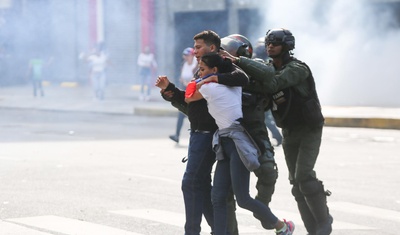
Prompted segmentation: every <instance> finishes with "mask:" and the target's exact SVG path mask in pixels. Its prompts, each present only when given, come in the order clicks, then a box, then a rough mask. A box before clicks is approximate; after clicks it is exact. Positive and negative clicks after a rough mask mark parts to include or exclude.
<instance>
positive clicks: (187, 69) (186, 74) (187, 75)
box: [181, 58, 197, 84]
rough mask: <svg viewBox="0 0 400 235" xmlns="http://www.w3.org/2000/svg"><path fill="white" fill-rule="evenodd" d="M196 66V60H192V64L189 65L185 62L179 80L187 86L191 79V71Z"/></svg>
mask: <svg viewBox="0 0 400 235" xmlns="http://www.w3.org/2000/svg"><path fill="white" fill-rule="evenodd" d="M196 66H197V60H196V59H195V58H193V61H192V64H189V63H188V62H187V61H185V63H183V66H182V71H181V78H182V80H183V81H184V82H185V83H186V84H187V83H189V82H190V81H191V80H192V79H193V70H194V69H195V68H196Z"/></svg>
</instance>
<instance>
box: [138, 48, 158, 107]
mask: <svg viewBox="0 0 400 235" xmlns="http://www.w3.org/2000/svg"><path fill="white" fill-rule="evenodd" d="M137 64H138V66H139V75H140V85H141V87H140V96H139V100H141V101H143V100H144V101H148V100H150V93H151V87H152V80H151V75H152V72H153V70H155V69H156V68H157V62H156V59H155V57H154V54H153V53H151V52H150V48H149V47H148V46H145V47H144V48H143V51H142V52H141V53H140V54H139V56H138V60H137ZM145 87H146V89H147V92H145Z"/></svg>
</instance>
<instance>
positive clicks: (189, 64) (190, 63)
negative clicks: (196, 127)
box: [169, 47, 197, 143]
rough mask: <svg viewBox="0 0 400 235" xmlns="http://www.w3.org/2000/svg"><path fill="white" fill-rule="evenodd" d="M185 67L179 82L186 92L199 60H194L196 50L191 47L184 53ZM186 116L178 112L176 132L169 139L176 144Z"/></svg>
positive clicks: (183, 66) (182, 69)
mask: <svg viewBox="0 0 400 235" xmlns="http://www.w3.org/2000/svg"><path fill="white" fill-rule="evenodd" d="M182 57H183V61H184V62H183V65H182V68H181V76H180V78H179V82H180V85H181V87H180V88H181V89H183V90H186V86H187V84H188V83H189V82H190V81H191V80H192V79H193V77H194V74H195V72H196V70H197V60H196V59H195V58H194V50H193V48H191V47H188V48H185V49H184V50H183V52H182ZM185 117H186V115H185V114H184V113H182V112H178V121H177V123H176V131H175V134H174V135H170V136H169V138H170V139H171V140H173V141H175V142H176V143H179V136H180V133H181V129H182V126H183V120H184V118H185Z"/></svg>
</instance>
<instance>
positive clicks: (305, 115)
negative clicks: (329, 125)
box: [231, 29, 333, 235]
mask: <svg viewBox="0 0 400 235" xmlns="http://www.w3.org/2000/svg"><path fill="white" fill-rule="evenodd" d="M294 46H295V38H294V36H293V35H292V33H291V32H290V31H289V30H287V29H272V30H269V31H268V32H267V35H266V37H265V47H266V49H267V53H268V54H269V56H270V57H271V58H272V59H273V62H272V64H270V65H265V64H263V63H259V62H256V61H254V60H249V59H248V58H246V57H231V59H232V61H233V62H234V63H236V64H237V65H238V66H239V67H241V68H242V69H243V70H244V71H245V72H246V73H247V74H248V75H249V76H250V77H253V78H259V77H258V76H257V77H255V75H260V74H262V76H261V77H263V79H262V82H263V83H264V86H263V88H264V89H265V90H266V92H268V93H270V94H272V96H271V98H272V112H273V115H274V118H275V120H276V123H277V125H278V126H280V127H281V128H282V134H283V144H282V146H283V150H284V153H285V159H286V164H287V167H288V169H289V180H290V183H291V184H292V185H293V188H292V194H293V196H294V197H295V199H296V202H297V206H298V209H299V212H300V215H301V218H302V220H303V223H304V225H305V227H306V229H307V231H308V233H309V234H310V235H329V234H331V232H332V223H333V217H332V216H331V215H330V214H329V209H328V206H327V199H326V197H327V196H328V195H330V192H329V191H325V189H324V185H323V184H322V181H320V180H318V178H317V176H316V172H315V171H314V166H315V163H316V161H317V157H318V154H319V148H320V145H321V138H322V128H323V124H324V117H323V115H322V113H321V106H320V103H319V99H318V95H317V92H316V89H315V81H314V78H313V76H312V73H311V70H310V68H309V67H308V66H307V65H306V64H305V63H304V62H301V61H300V60H298V59H296V58H294V57H293V56H292V50H293V49H294Z"/></svg>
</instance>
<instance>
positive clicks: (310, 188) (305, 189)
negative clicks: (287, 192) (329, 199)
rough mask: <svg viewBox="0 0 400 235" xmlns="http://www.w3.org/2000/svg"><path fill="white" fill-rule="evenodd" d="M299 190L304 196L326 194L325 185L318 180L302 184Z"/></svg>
mask: <svg viewBox="0 0 400 235" xmlns="http://www.w3.org/2000/svg"><path fill="white" fill-rule="evenodd" d="M299 189H300V192H301V193H302V194H303V195H304V196H311V195H315V194H319V193H324V185H323V184H322V181H319V180H317V179H313V180H308V181H302V182H300V183H299Z"/></svg>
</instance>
